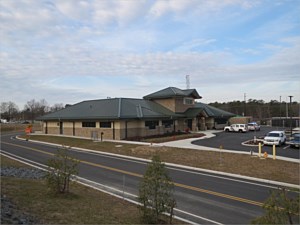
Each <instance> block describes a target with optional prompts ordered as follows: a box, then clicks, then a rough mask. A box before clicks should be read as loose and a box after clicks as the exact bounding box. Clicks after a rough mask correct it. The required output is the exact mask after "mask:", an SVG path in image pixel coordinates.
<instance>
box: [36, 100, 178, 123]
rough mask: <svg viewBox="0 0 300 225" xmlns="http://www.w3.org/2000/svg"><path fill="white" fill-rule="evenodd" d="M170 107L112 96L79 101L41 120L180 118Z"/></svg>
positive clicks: (147, 101)
mask: <svg viewBox="0 0 300 225" xmlns="http://www.w3.org/2000/svg"><path fill="white" fill-rule="evenodd" d="M178 117H182V115H179V114H175V113H173V112H172V111H170V110H169V109H167V108H165V107H163V106H161V105H159V104H157V103H155V102H152V101H149V100H144V99H131V98H112V99H102V100H90V101H83V102H80V103H77V104H75V105H72V106H69V107H67V108H65V109H62V110H60V111H57V112H54V113H50V114H47V115H45V116H42V117H40V118H39V120H96V119H103V120H109V119H147V118H148V119H153V118H178Z"/></svg>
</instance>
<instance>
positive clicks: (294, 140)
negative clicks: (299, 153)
mask: <svg viewBox="0 0 300 225" xmlns="http://www.w3.org/2000/svg"><path fill="white" fill-rule="evenodd" d="M286 143H287V144H289V145H290V146H291V147H294V148H299V146H300V133H295V134H292V137H291V140H290V141H288V142H286Z"/></svg>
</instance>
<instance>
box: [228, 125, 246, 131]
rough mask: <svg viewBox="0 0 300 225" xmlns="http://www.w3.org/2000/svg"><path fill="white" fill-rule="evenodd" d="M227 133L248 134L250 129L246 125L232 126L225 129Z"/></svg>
mask: <svg viewBox="0 0 300 225" xmlns="http://www.w3.org/2000/svg"><path fill="white" fill-rule="evenodd" d="M224 131H226V132H247V131H248V127H247V125H246V124H232V125H230V126H226V127H224Z"/></svg>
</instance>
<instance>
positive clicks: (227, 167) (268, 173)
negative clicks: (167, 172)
mask: <svg viewBox="0 0 300 225" xmlns="http://www.w3.org/2000/svg"><path fill="white" fill-rule="evenodd" d="M30 139H32V140H40V141H45V142H51V143H58V144H64V145H68V146H71V147H80V148H87V149H92V150H97V151H103V152H110V153H116V154H121V155H127V156H134V157H140V158H145V159H151V158H152V156H153V155H154V154H158V155H159V156H160V158H161V160H162V161H164V162H169V163H176V164H181V165H187V166H193V167H198V168H203V169H210V170H216V171H223V172H228V173H235V174H241V175H246V176H251V177H257V178H263V179H269V180H275V181H281V182H287V183H292V184H298V185H299V163H292V162H287V161H282V160H273V159H265V160H262V159H258V158H257V157H250V155H243V154H234V153H225V152H222V153H219V152H212V151H199V150H193V149H180V148H171V147H156V146H152V147H151V146H142V145H132V144H123V143H122V144H120V143H113V142H93V141H92V140H87V139H78V138H68V137H55V136H44V135H32V136H31V137H30Z"/></svg>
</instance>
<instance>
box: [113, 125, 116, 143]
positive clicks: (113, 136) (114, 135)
mask: <svg viewBox="0 0 300 225" xmlns="http://www.w3.org/2000/svg"><path fill="white" fill-rule="evenodd" d="M115 139H116V137H115V121H113V140H115Z"/></svg>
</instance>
